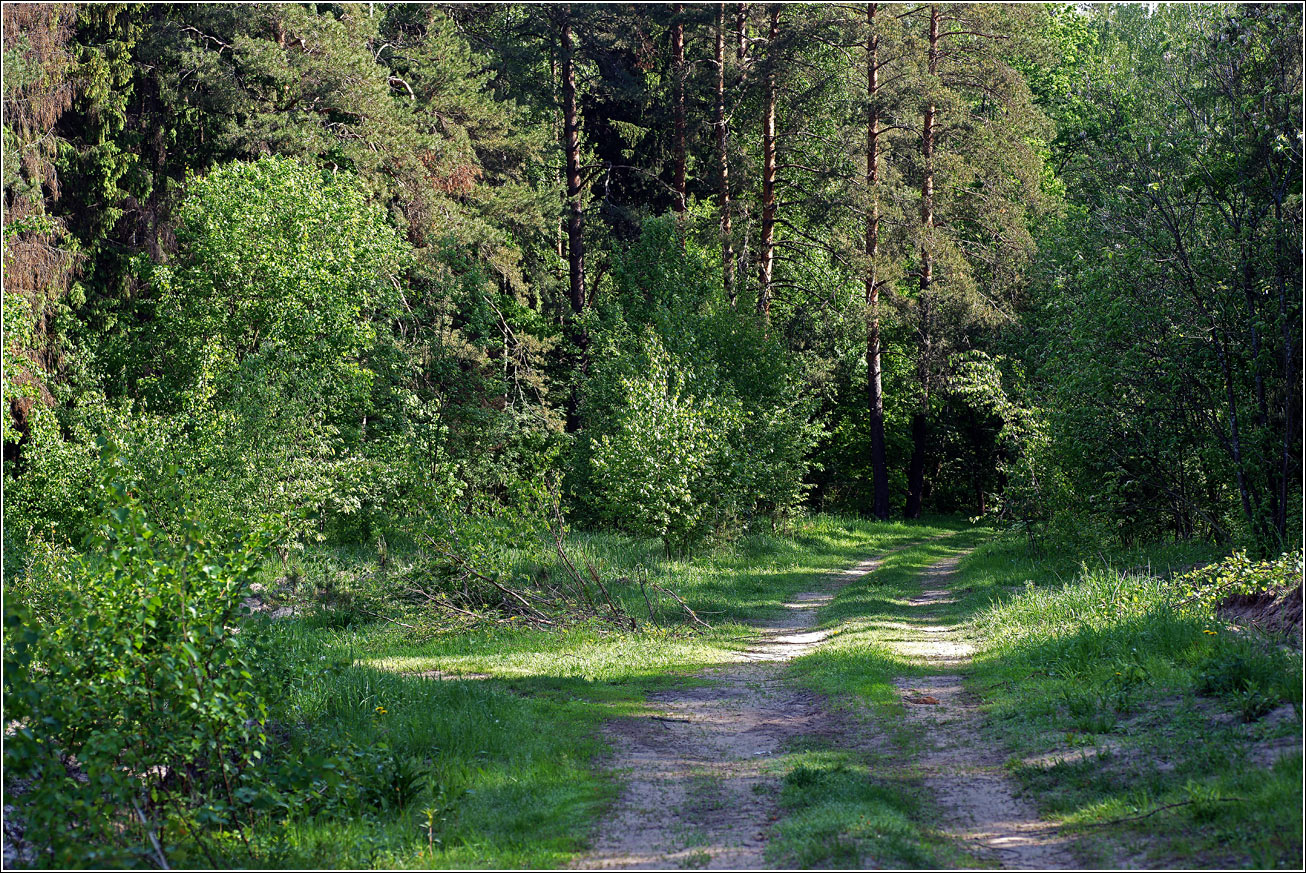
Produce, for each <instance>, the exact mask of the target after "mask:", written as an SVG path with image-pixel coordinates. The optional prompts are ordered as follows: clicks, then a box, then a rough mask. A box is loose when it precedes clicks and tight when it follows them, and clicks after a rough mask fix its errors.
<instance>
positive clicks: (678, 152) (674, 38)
mask: <svg viewBox="0 0 1306 873" xmlns="http://www.w3.org/2000/svg"><path fill="white" fill-rule="evenodd" d="M672 9H673V15H674V20H673V22H672V25H671V75H672V77H673V78H674V79H675V82H674V83H673V84H674V86H675V120H674V122H673V124H674V138H675V144H674V151H675V176H674V182H673V184H674V185H675V189H676V202H675V204H674V205H673V208H674V209H675V210H676V212H678V213H683V212H684V211H685V201H686V196H685V19H684V12H685V7H684V6H683V5H682V4H680V3H677V4H675V6H673V7H672Z"/></svg>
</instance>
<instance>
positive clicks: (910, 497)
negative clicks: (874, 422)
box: [903, 402, 929, 518]
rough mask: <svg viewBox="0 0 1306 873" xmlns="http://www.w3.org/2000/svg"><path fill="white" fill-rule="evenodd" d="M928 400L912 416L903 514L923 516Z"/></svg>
mask: <svg viewBox="0 0 1306 873" xmlns="http://www.w3.org/2000/svg"><path fill="white" fill-rule="evenodd" d="M928 408H929V405H928V402H927V403H926V404H924V405H923V408H922V409H918V410H916V412H915V413H914V414H913V415H912V417H911V463H910V465H909V466H908V467H907V506H906V508H905V509H904V511H903V515H905V516H906V517H907V518H920V517H921V502H922V501H921V498H922V495H924V493H925V440H926V438H927V436H928V433H927V431H928V424H929V422H928V421H927V418H928V416H927V414H926V412H925V411H924V410H927V409H928Z"/></svg>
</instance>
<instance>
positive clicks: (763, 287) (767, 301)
mask: <svg viewBox="0 0 1306 873" xmlns="http://www.w3.org/2000/svg"><path fill="white" fill-rule="evenodd" d="M770 13H771V27H770V30H769V31H768V34H767V58H766V97H765V105H764V108H763V116H762V256H761V267H760V269H759V274H760V275H759V279H760V281H759V282H758V289H757V314H758V315H760V316H762V318H763V319H770V317H771V274H772V270H773V268H774V266H775V101H776V84H775V82H776V76H775V68H776V63H777V61H778V60H779V58H778V57H777V56H776V39H777V37H778V36H779V34H780V7H779V6H778V5H774V4H773V5H772V6H771V9H770Z"/></svg>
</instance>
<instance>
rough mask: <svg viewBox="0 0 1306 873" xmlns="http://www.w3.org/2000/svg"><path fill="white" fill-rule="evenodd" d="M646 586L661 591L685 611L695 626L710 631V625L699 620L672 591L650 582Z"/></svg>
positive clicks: (686, 604)
mask: <svg viewBox="0 0 1306 873" xmlns="http://www.w3.org/2000/svg"><path fill="white" fill-rule="evenodd" d="M648 584H649V585H652V586H653V587H654V588H655V589H656V590H658V591H661V592H662V593H663V594H665V595H667V596H668V597H670V598H671V599H672V600H674V601H676V603H679V604H680V608H681V609H683V610H684V611H685V613H686V614H687V615H689V617H690V618H691V619H693V621H694V623H695V624H698V625H701V626H703V627H705V628H707V629H708V630H711V629H712V625H710V624H708V623H707V622H705V621H703V619H701V618H699V617H698V613H696V612H694V610H692V609H690V608H689V604H688V603H686V602H685V601H683V600H681V599H680V595H678V594H676V592H674V591H672V590H671V589H669V588H663V587H662V586H661V585H658V584H656V583H653V582H650V583H648Z"/></svg>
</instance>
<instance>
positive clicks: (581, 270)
mask: <svg viewBox="0 0 1306 873" xmlns="http://www.w3.org/2000/svg"><path fill="white" fill-rule="evenodd" d="M561 43H562V138H563V149H564V150H565V151H566V157H567V203H568V209H569V215H568V219H567V265H568V271H569V274H570V276H569V278H570V286H569V297H570V300H571V318H570V320H569V328H570V329H569V332H570V334H571V339H572V342H573V343H574V344H575V346H576V353H577V361H576V367H575V370H576V372H575V373H574V374H573V376H574V378H573V381H572V388H571V396H570V398H569V399H568V401H567V431H568V432H570V433H574V432H575V431H576V430H577V429H578V428H579V427H580V385H579V382H580V375H581V374H582V373H583V372H584V371H585V369H586V363H587V362H586V348H587V346H588V345H589V338H588V337H587V336H585V332H584V330H583V329H582V328H581V326H580V316H581V313H582V312H584V310H585V240H584V229H585V216H584V213H583V212H582V202H581V180H580V118H579V115H578V113H577V110H576V67H575V63H574V61H573V58H572V54H573V52H574V50H575V47H574V45H573V43H572V34H571V18H570V15H569V14H568V16H567V17H565V18H563V22H562V40H561Z"/></svg>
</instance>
